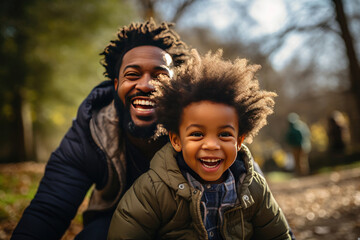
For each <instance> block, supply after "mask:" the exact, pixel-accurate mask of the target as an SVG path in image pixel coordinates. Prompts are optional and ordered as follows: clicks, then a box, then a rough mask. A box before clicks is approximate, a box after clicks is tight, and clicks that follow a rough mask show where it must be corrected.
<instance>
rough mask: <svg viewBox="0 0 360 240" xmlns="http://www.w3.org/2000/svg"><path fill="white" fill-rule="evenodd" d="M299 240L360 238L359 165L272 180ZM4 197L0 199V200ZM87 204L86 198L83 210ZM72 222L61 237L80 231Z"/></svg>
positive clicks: (21, 169) (16, 169) (25, 167)
mask: <svg viewBox="0 0 360 240" xmlns="http://www.w3.org/2000/svg"><path fill="white" fill-rule="evenodd" d="M43 171H44V164H34V163H25V164H7V165H1V164H0V174H2V175H3V176H6V174H10V173H11V174H18V175H24V176H26V177H27V178H26V179H30V177H29V176H32V175H33V174H39V175H41V174H42V173H43ZM269 185H270V187H271V189H272V192H273V194H274V196H275V198H276V200H277V201H278V203H279V204H280V206H281V208H282V209H283V211H284V213H285V215H286V217H287V219H288V221H289V224H290V226H291V228H292V230H293V232H294V233H295V236H296V239H298V240H313V239H327V240H358V238H360V168H354V169H349V170H342V171H337V172H332V173H328V174H321V175H313V176H309V177H302V178H294V179H291V180H289V181H287V182H280V183H279V182H269ZM0 200H1V199H0ZM85 207H86V201H85V203H84V204H83V205H82V206H81V208H80V210H79V211H80V212H81V211H83V209H85ZM16 222H17V219H11V220H7V219H5V220H4V219H3V220H1V221H0V240H2V239H4V240H7V239H10V234H11V232H12V230H13V228H14V227H15V225H16ZM81 229H82V226H81V224H79V221H73V222H72V224H71V226H70V228H69V230H68V231H67V232H66V234H65V235H64V237H63V238H62V240H68V239H73V238H74V236H75V234H77V233H78V232H79V231H81Z"/></svg>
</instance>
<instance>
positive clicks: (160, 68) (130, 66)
mask: <svg viewBox="0 0 360 240" xmlns="http://www.w3.org/2000/svg"><path fill="white" fill-rule="evenodd" d="M128 68H136V69H139V68H141V67H140V65H136V64H134V65H127V66H126V67H125V68H124V69H123V71H122V72H125V70H126V69H128ZM154 70H166V71H170V68H169V67H167V66H163V65H161V66H156V67H154Z"/></svg>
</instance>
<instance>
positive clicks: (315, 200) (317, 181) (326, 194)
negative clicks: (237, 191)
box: [270, 168, 360, 240]
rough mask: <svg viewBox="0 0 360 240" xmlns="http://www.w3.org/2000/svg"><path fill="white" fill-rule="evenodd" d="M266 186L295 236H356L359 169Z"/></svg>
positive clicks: (331, 239) (359, 230) (338, 239)
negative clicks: (269, 187) (269, 188)
mask: <svg viewBox="0 0 360 240" xmlns="http://www.w3.org/2000/svg"><path fill="white" fill-rule="evenodd" d="M270 186H271V189H272V192H273V194H274V196H275V198H276V200H277V201H278V203H279V205H280V206H281V207H282V209H283V211H284V213H285V215H286V217H287V219H288V221H289V224H290V226H291V227H292V229H293V231H294V233H295V236H296V238H297V239H299V240H302V239H306V240H312V239H327V240H347V239H348V240H357V239H359V238H360V168H355V169H349V170H342V171H337V172H332V173H329V174H322V175H314V176H309V177H303V178H295V179H292V180H290V181H288V182H282V183H270Z"/></svg>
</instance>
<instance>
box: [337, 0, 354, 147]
mask: <svg viewBox="0 0 360 240" xmlns="http://www.w3.org/2000/svg"><path fill="white" fill-rule="evenodd" d="M332 1H333V3H334V6H335V11H336V21H337V22H338V23H339V26H340V29H341V38H342V40H343V41H344V44H345V48H346V55H347V58H348V61H349V77H350V82H351V91H352V94H353V96H354V99H355V102H356V105H357V114H356V115H357V117H356V119H354V120H355V121H354V124H356V125H355V126H354V125H353V126H352V129H354V130H355V131H356V132H354V133H355V134H354V135H355V136H353V138H354V140H355V141H356V142H359V141H360V132H359V131H360V130H359V129H360V127H359V123H360V119H359V116H360V66H359V61H358V59H357V55H356V52H355V47H354V41H353V38H352V35H351V33H350V31H349V26H348V22H347V19H346V15H345V12H344V6H343V2H342V0H332Z"/></svg>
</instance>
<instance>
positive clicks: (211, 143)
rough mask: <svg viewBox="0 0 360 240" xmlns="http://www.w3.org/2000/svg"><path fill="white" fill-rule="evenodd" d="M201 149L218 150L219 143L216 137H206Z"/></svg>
mask: <svg viewBox="0 0 360 240" xmlns="http://www.w3.org/2000/svg"><path fill="white" fill-rule="evenodd" d="M203 148H204V149H206V150H218V149H220V144H219V141H218V139H217V138H216V137H207V138H206V139H205V142H204V144H203Z"/></svg>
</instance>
